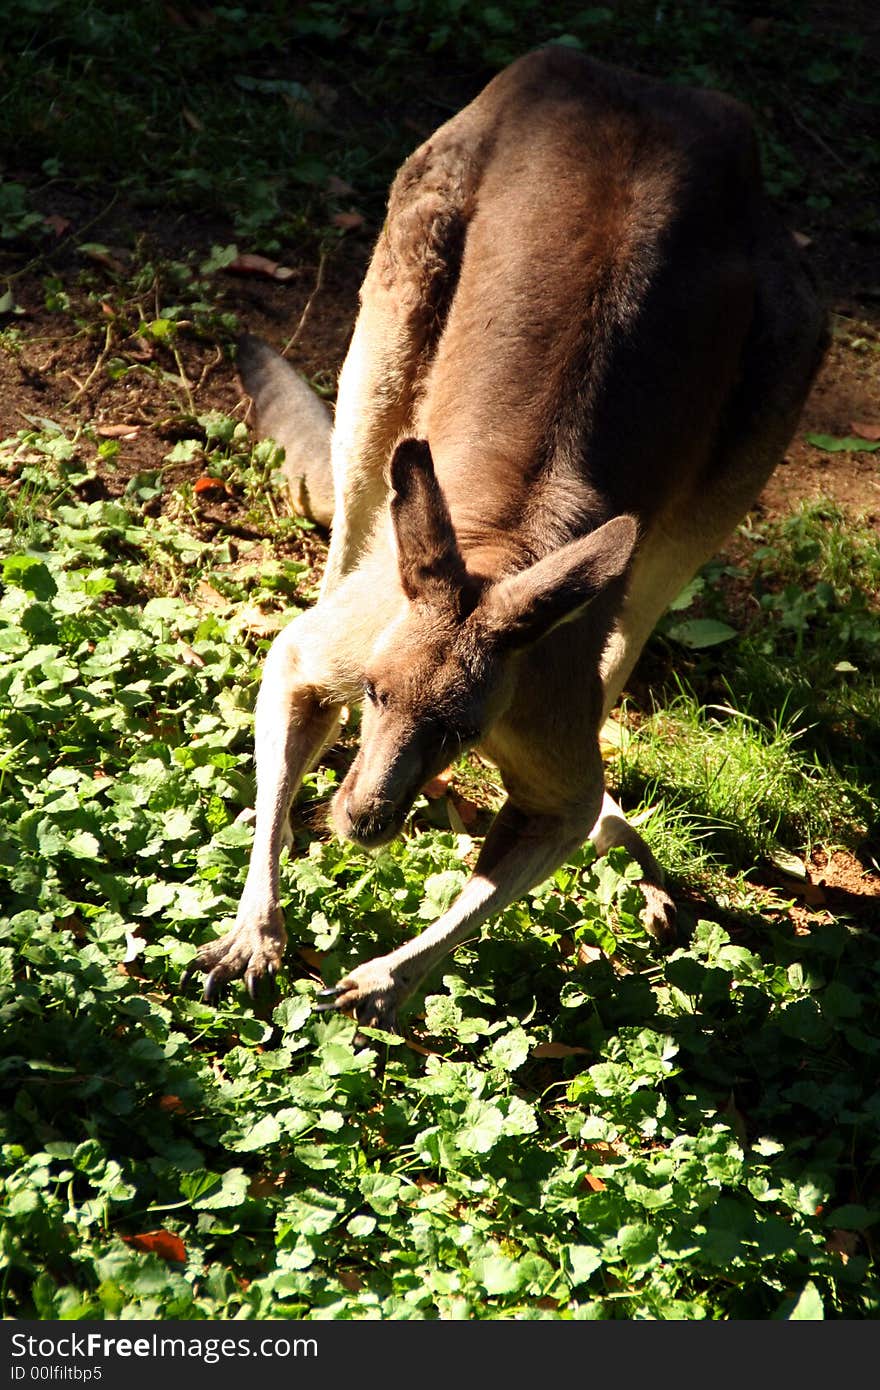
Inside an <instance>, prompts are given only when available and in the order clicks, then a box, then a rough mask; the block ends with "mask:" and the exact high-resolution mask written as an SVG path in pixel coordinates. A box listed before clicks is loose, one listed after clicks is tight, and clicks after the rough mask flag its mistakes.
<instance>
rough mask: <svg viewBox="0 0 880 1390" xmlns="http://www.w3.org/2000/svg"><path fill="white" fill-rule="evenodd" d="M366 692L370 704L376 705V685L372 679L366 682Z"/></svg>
mask: <svg viewBox="0 0 880 1390" xmlns="http://www.w3.org/2000/svg"><path fill="white" fill-rule="evenodd" d="M364 694H365V695H366V697H367V699H368V700H369V702H370V704H371V705H375V703H376V687H375V686H374V684H373V682H372V681H365V682H364Z"/></svg>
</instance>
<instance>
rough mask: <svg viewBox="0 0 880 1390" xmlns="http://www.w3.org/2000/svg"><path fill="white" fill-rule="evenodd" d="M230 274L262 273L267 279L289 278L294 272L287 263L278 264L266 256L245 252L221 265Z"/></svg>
mask: <svg viewBox="0 0 880 1390" xmlns="http://www.w3.org/2000/svg"><path fill="white" fill-rule="evenodd" d="M223 269H224V270H225V271H227V272H228V274H230V275H262V276H264V277H265V279H267V280H289V279H290V278H291V277H292V276H293V275H295V274H296V271H295V270H292V269H291V267H290V266H289V265H279V264H278V262H277V261H270V260H269V258H268V256H258V255H256V254H255V253H250V252H245V253H243V254H242V255H240V256H236V258H235V260H234V261H230V262H229V264H228V265H225V266H224V267H223Z"/></svg>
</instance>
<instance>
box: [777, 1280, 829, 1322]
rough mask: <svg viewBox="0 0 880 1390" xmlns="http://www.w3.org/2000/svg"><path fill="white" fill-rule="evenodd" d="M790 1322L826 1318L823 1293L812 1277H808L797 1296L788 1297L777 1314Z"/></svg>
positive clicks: (817, 1320) (815, 1320) (813, 1320)
mask: <svg viewBox="0 0 880 1390" xmlns="http://www.w3.org/2000/svg"><path fill="white" fill-rule="evenodd" d="M776 1316H777V1317H779V1318H785V1319H787V1320H788V1321H790V1322H821V1321H823V1320H824V1318H825V1305H824V1304H823V1302H822V1295H821V1294H820V1293H819V1290H818V1289H817V1288H816V1285H815V1284H814V1283H813V1281H812V1279H808V1280H807V1282H806V1284H804V1287H803V1289H802V1290H801V1292H800V1293H799V1294H798V1295H797V1297H796V1298H793V1299H787V1300H786V1302H785V1303H784V1304H783V1305H782V1308H781V1309H780V1310H779V1312H778V1313H777V1315H776Z"/></svg>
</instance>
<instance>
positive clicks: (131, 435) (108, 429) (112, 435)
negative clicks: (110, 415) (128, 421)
mask: <svg viewBox="0 0 880 1390" xmlns="http://www.w3.org/2000/svg"><path fill="white" fill-rule="evenodd" d="M140 428H141V427H140V425H96V426H95V433H96V434H100V435H101V437H102V438H103V439H137V436H138V434H139V432H140Z"/></svg>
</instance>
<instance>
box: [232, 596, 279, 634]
mask: <svg viewBox="0 0 880 1390" xmlns="http://www.w3.org/2000/svg"><path fill="white" fill-rule="evenodd" d="M283 625H284V619H283V618H282V616H281V614H280V613H264V612H263V611H262V609H261V608H254V607H253V605H252V604H245V606H244V607H243V608H239V610H238V612H237V613H236V614H235V617H234V618H233V619H232V622H231V623H230V635H232V634H235V633H242V632H248V633H250V635H251V636H252V637H274V636H275V634H276V632H279V631H280V630H281V628H282V626H283Z"/></svg>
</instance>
